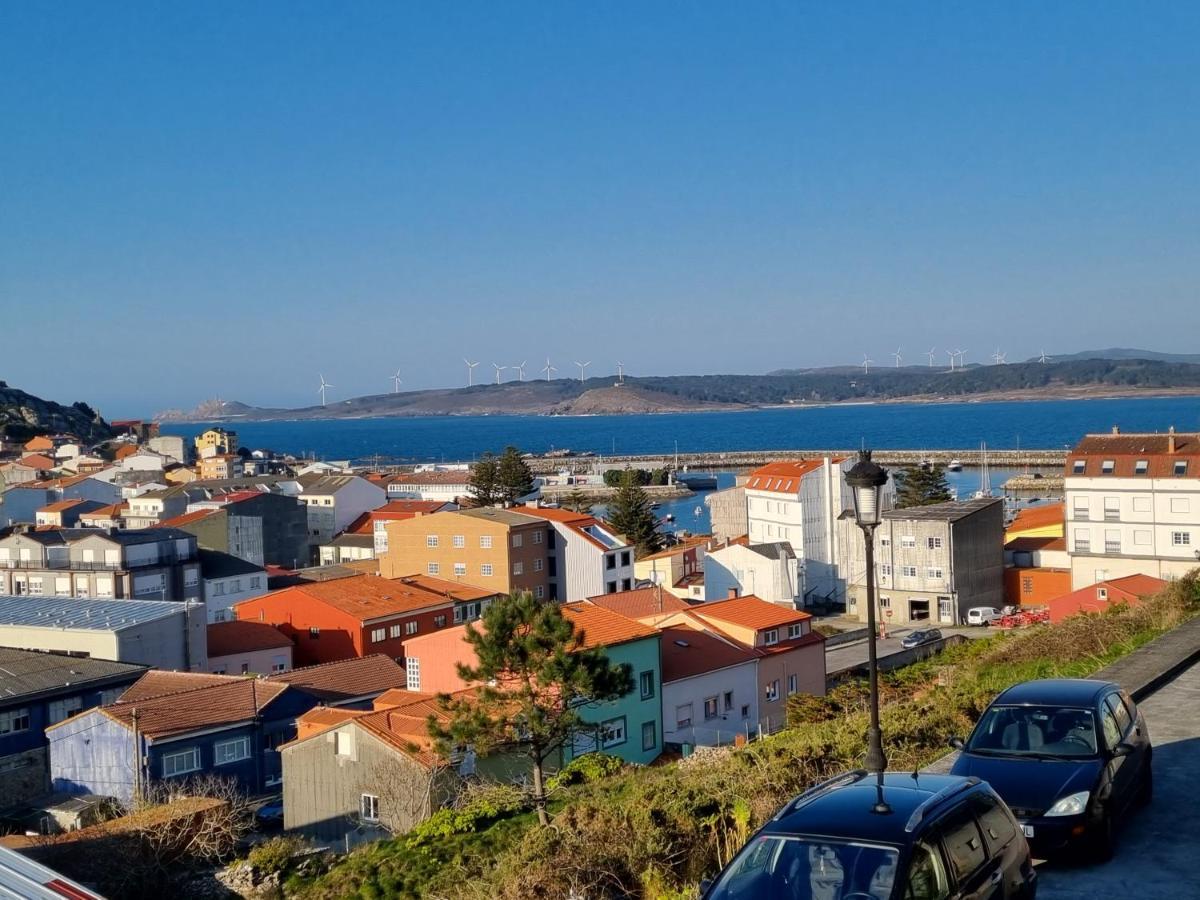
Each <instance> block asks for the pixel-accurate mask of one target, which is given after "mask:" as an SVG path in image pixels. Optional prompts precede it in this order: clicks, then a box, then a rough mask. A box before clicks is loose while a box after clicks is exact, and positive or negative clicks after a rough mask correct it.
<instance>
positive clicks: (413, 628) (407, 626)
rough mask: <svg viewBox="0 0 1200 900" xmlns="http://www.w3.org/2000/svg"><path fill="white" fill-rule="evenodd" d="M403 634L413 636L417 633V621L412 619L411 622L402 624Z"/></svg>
mask: <svg viewBox="0 0 1200 900" xmlns="http://www.w3.org/2000/svg"><path fill="white" fill-rule="evenodd" d="M404 633H405V634H406V635H414V634H416V633H417V620H416V619H412V620H411V621H408V622H405V623H404Z"/></svg>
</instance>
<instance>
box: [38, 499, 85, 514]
mask: <svg viewBox="0 0 1200 900" xmlns="http://www.w3.org/2000/svg"><path fill="white" fill-rule="evenodd" d="M87 502H89V501H87V500H80V499H78V498H76V499H74V500H59V501H58V502H56V503H50V504H48V505H46V506H43V507H42V508H41V509H39V510H38V512H41V513H58V512H66V511H67V510H68V509H73V508H74V507H76V506H78V505H79V504H80V503H87Z"/></svg>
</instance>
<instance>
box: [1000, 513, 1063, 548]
mask: <svg viewBox="0 0 1200 900" xmlns="http://www.w3.org/2000/svg"><path fill="white" fill-rule="evenodd" d="M1066 511H1067V507H1066V504H1065V503H1044V504H1041V505H1039V506H1026V507H1023V508H1022V509H1019V510H1017V514H1016V516H1015V517H1013V520H1012V521H1011V522H1009V523H1008V525H1007V526H1006V527H1005V529H1004V542H1005V543H1006V544H1007V543H1008V542H1009V541H1013V540H1016V539H1017V538H1061V537H1066Z"/></svg>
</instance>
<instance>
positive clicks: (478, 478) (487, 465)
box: [467, 450, 501, 506]
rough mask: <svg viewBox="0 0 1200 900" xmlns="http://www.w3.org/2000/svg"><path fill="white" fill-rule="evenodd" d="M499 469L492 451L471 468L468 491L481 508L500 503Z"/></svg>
mask: <svg viewBox="0 0 1200 900" xmlns="http://www.w3.org/2000/svg"><path fill="white" fill-rule="evenodd" d="M498 468H499V465H498V463H497V461H496V456H495V454H494V453H492V452H491V451H490V450H489V451H488V452H487V453H485V454H483V456H481V457H479V460H478V461H477V462H476V463H475V465H474V466H472V467H471V478H470V480H469V481H468V482H467V490H468V491H470V492H471V496H472V497H474V498H475V502H476V503H478V504H479V505H480V506H494V505H495V504H497V503H499V502H500V499H501V494H500V485H499V484H498V481H497V477H498V471H497V470H498Z"/></svg>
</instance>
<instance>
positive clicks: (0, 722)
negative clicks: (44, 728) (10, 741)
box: [0, 706, 29, 734]
mask: <svg viewBox="0 0 1200 900" xmlns="http://www.w3.org/2000/svg"><path fill="white" fill-rule="evenodd" d="M28 730H29V707H27V706H23V707H21V708H20V709H5V710H0V734H16V733H17V732H18V731H28Z"/></svg>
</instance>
